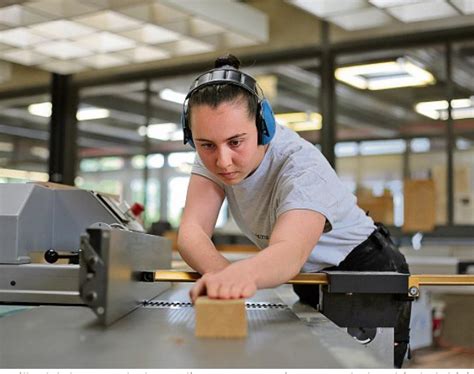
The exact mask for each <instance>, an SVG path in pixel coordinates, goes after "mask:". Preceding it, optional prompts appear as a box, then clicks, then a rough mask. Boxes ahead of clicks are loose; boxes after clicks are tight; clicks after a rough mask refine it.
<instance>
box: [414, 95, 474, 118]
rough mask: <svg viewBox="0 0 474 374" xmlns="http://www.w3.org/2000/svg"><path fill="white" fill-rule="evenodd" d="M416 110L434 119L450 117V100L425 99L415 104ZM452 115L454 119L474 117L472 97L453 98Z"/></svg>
mask: <svg viewBox="0 0 474 374" xmlns="http://www.w3.org/2000/svg"><path fill="white" fill-rule="evenodd" d="M415 110H416V112H417V113H420V114H422V115H424V116H426V117H429V118H431V119H434V120H443V121H445V120H447V119H448V101H447V100H438V101H425V102H421V103H418V104H416V105H415ZM451 116H452V117H453V119H465V118H474V103H473V101H472V100H471V99H469V98H468V99H453V100H451Z"/></svg>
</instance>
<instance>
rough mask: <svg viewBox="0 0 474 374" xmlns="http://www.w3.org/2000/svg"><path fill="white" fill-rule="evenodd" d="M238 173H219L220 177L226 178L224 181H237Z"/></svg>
mask: <svg viewBox="0 0 474 374" xmlns="http://www.w3.org/2000/svg"><path fill="white" fill-rule="evenodd" d="M237 174H238V173H237V172H236V171H233V172H230V173H219V175H220V176H221V177H222V178H224V179H228V180H231V179H235V178H236V177H237Z"/></svg>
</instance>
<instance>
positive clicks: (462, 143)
mask: <svg viewBox="0 0 474 374" xmlns="http://www.w3.org/2000/svg"><path fill="white" fill-rule="evenodd" d="M472 146H473V143H472V141H471V140H468V139H464V138H458V139H456V148H457V149H459V150H460V151H465V150H468V149H470V148H471V147H472Z"/></svg>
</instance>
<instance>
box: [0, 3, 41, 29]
mask: <svg viewBox="0 0 474 374" xmlns="http://www.w3.org/2000/svg"><path fill="white" fill-rule="evenodd" d="M3 3H5V1H3ZM46 20H47V18H46V17H44V16H41V15H40V14H38V13H34V12H30V11H29V10H27V9H26V8H25V7H23V6H21V5H18V4H17V5H11V6H4V7H2V8H0V23H2V24H4V25H8V26H26V25H30V24H33V23H38V22H43V21H46Z"/></svg>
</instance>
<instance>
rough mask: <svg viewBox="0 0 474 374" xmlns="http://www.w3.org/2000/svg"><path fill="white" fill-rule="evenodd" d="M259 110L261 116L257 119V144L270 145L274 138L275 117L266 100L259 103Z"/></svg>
mask: <svg viewBox="0 0 474 374" xmlns="http://www.w3.org/2000/svg"><path fill="white" fill-rule="evenodd" d="M259 109H260V113H261V114H260V118H257V129H258V134H259V140H258V144H262V145H265V144H268V143H270V141H271V140H272V139H273V137H274V136H275V115H274V114H273V110H272V107H271V105H270V103H269V101H268V100H267V99H263V100H262V101H260V102H259ZM259 126H260V127H261V128H259Z"/></svg>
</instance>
